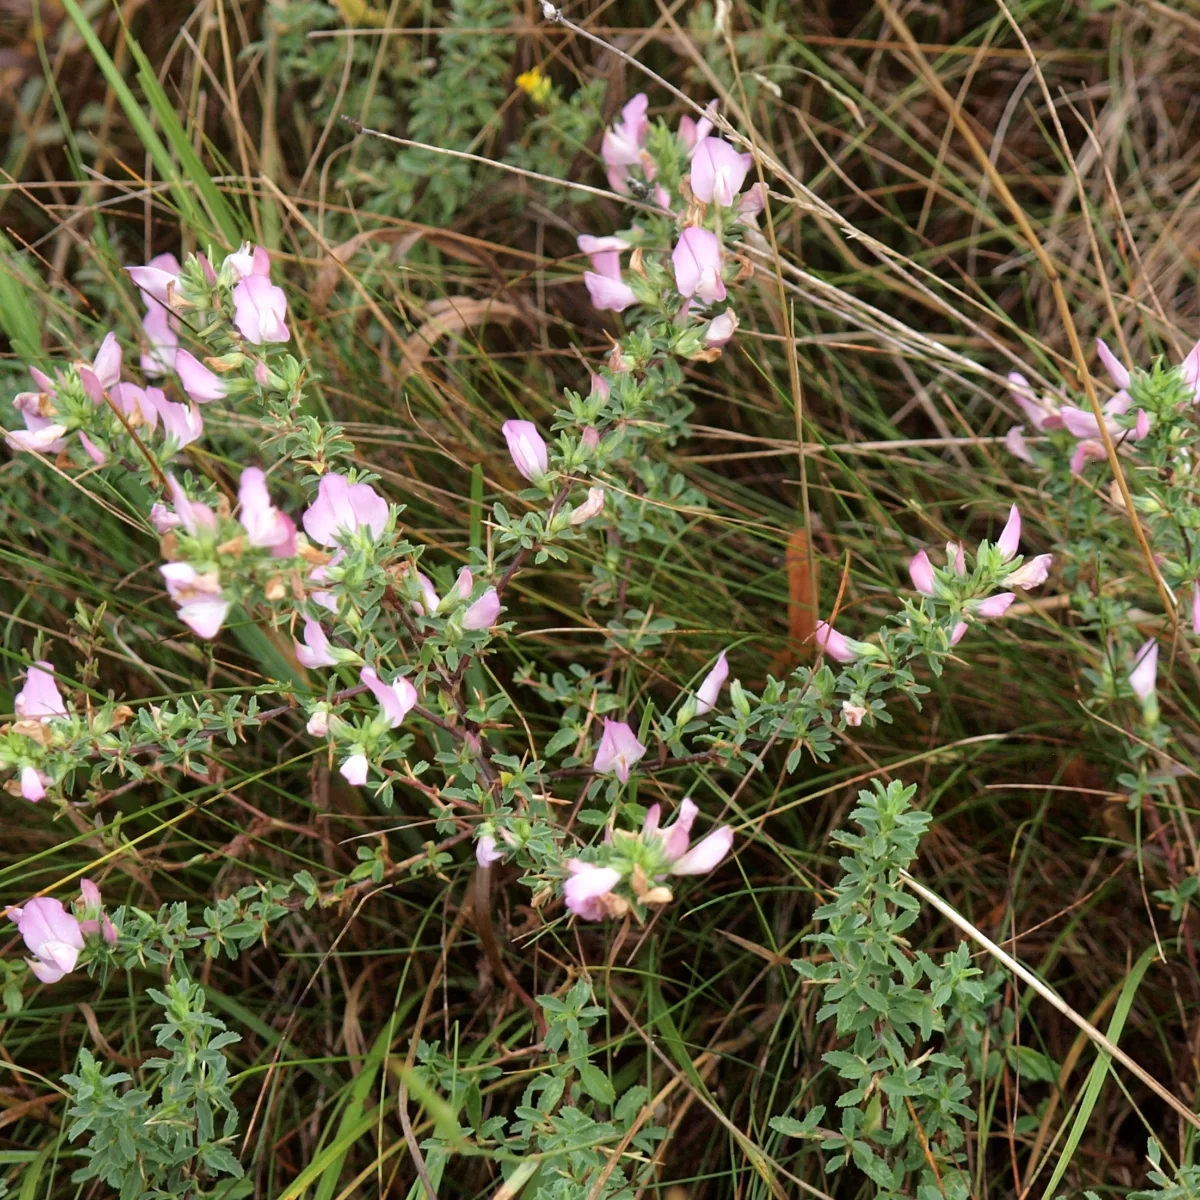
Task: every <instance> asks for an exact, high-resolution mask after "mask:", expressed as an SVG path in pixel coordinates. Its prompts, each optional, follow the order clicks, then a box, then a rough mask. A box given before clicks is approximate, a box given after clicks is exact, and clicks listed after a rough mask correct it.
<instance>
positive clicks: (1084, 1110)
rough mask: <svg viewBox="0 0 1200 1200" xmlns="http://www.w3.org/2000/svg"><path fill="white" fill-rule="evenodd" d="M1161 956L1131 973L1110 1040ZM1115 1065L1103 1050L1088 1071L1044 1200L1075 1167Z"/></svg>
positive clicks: (1145, 958)
mask: <svg viewBox="0 0 1200 1200" xmlns="http://www.w3.org/2000/svg"><path fill="white" fill-rule="evenodd" d="M1157 954H1158V950H1157V949H1156V947H1154V946H1149V947H1147V949H1146V950H1145V952H1144V953H1143V954H1142V957H1141V958H1139V959H1138V960H1137V963H1136V964H1135V965H1134V968H1133V970H1132V971H1130V972H1129V977H1128V978H1127V979H1126V980H1125V986H1124V987H1123V988H1122V989H1121V995H1120V996H1119V997H1118V998H1117V1006H1116V1008H1115V1009H1114V1010H1113V1015H1112V1019H1111V1020H1110V1021H1109V1023H1108V1028H1107V1029H1106V1030H1105V1034H1106V1035H1107V1037H1108V1039H1109V1041H1111V1042H1113V1043H1114V1044H1116V1043H1117V1042H1118V1041H1119V1040H1120V1037H1121V1030H1122V1029H1124V1028H1125V1021H1126V1018H1127V1017H1128V1016H1129V1010H1130V1009H1131V1008H1132V1007H1133V999H1134V997H1135V996H1136V995H1137V990H1138V987H1139V986H1140V985H1141V982H1142V977H1143V976H1144V975H1145V974H1146V971H1147V969H1148V968H1149V966H1150V964H1151V962H1153V961H1154V959H1155V957H1156V955H1157ZM1111 1063H1112V1057H1111V1056H1110V1055H1109V1054H1107V1053H1106V1052H1105V1051H1103V1050H1101V1051H1100V1053H1099V1054H1097V1055H1096V1061H1095V1062H1094V1063H1093V1064H1092V1069H1091V1070H1090V1071H1089V1072H1088V1078H1087V1083H1086V1084H1085V1085H1084V1088H1083V1097H1082V1099H1081V1100H1080V1102H1079V1111H1078V1112H1077V1113H1076V1114H1075V1121H1074V1123H1073V1124H1072V1126H1071V1132H1070V1133H1069V1134H1068V1135H1067V1141H1066V1145H1064V1146H1063V1152H1062V1154H1061V1155H1059V1159H1058V1162H1057V1164H1056V1165H1055V1167H1054V1174H1053V1175H1051V1176H1050V1182H1049V1183H1048V1184H1046V1190H1045V1191H1044V1192H1043V1193H1042V1200H1053V1197H1054V1195H1055V1192H1056V1190H1057V1188H1058V1185H1059V1183H1060V1182H1061V1180H1062V1177H1063V1176H1064V1175H1065V1174H1066V1171H1067V1168H1068V1167H1069V1166H1070V1165H1071V1159H1072V1158H1073V1157H1074V1155H1075V1151H1076V1150H1077V1149H1078V1147H1079V1143H1080V1141H1081V1140H1082V1138H1083V1134H1084V1130H1085V1129H1086V1128H1087V1123H1088V1121H1089V1120H1090V1118H1091V1115H1092V1109H1094V1108H1095V1107H1096V1101H1097V1100H1099V1099H1100V1089H1101V1088H1102V1087H1103V1086H1104V1080H1105V1078H1106V1077H1107V1076H1108V1070H1109V1065H1110V1064H1111Z"/></svg>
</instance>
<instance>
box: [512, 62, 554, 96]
mask: <svg viewBox="0 0 1200 1200" xmlns="http://www.w3.org/2000/svg"><path fill="white" fill-rule="evenodd" d="M517 87H519V88H520V89H521V91H523V92H524V93H525V95H527V96H528V97H529V98H530V100H532V101H533V102H534V104H541V105H545V104H547V103H548V102H549V100H550V93H551V91H552V90H553V89H554V84H553V82H552V81H551V80H550V77H549V76H548V75H543V74H542V72H541V69H540V68H538V67H534V68H532V70H529V71H524V72H522V73H521V74H520V75H518V76H517Z"/></svg>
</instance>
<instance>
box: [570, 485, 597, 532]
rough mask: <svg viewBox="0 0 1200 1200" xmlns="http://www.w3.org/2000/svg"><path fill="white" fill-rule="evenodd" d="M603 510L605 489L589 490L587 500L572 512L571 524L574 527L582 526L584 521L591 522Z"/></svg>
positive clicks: (594, 488)
mask: <svg viewBox="0 0 1200 1200" xmlns="http://www.w3.org/2000/svg"><path fill="white" fill-rule="evenodd" d="M603 508H604V489H603V488H602V487H593V488H588V494H587V499H586V500H585V501H584V502H583V503H582V504H580V505H577V506H576V507H575V508H573V509H572V510H571V516H570V522H571V524H572V525H582V524H583V523H584V521H590V520H591V519H592V518H593V517H594V516H597V515H598V514H599V513H600V512H601V510H602V509H603Z"/></svg>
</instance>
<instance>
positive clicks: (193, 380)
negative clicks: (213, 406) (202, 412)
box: [175, 349, 229, 404]
mask: <svg viewBox="0 0 1200 1200" xmlns="http://www.w3.org/2000/svg"><path fill="white" fill-rule="evenodd" d="M175 374H176V375H178V376H179V382H180V383H181V384H182V385H183V390H184V391H185V392H187V394H188V396H189V398H190V399H192V400H194V401H195V402H196V403H197V404H207V403H208V402H209V401H210V400H220V399H221V398H222V397H223V396H225V395H226V393H227V392H228V391H229V388H228V387H226V385H225V383H224V381H223V380H222V379H221V377H220V376H219V375H217V374H216V372H215V371H210V370H209V369H208V368H207V367H206V366H205V365H204V364H203V363H202V362H201V361H200V360H199V359H198V358H197V357H196V356H195V355H194V354H192V353H191V352H190V351H188V350H182V349H180V350H176V351H175Z"/></svg>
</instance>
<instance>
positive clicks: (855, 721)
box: [842, 700, 867, 729]
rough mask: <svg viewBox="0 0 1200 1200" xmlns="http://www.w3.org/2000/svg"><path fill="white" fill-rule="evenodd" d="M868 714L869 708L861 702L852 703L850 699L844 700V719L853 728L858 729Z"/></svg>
mask: <svg viewBox="0 0 1200 1200" xmlns="http://www.w3.org/2000/svg"><path fill="white" fill-rule="evenodd" d="M866 715H867V710H866V709H865V708H864V707H863V706H862V705H861V704H851V703H850V701H849V700H843V701H842V719H843V720H844V721H845V722H846V724H847V725H849V726H851V727H852V728H855V729H857V728H858V726H860V725H861V724H862V723H863V717H865V716H866Z"/></svg>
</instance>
